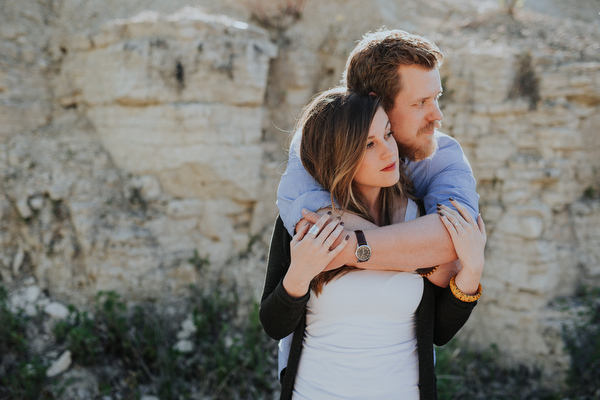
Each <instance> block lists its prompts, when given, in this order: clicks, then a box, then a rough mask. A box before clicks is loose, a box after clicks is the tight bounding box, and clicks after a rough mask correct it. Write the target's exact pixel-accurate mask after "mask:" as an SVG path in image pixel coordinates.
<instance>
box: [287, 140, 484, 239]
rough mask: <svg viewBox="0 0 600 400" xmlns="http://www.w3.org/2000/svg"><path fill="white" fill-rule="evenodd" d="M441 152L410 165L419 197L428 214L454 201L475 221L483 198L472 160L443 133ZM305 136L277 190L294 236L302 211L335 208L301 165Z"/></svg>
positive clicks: (292, 153)
mask: <svg viewBox="0 0 600 400" xmlns="http://www.w3.org/2000/svg"><path fill="white" fill-rule="evenodd" d="M435 136H436V138H437V140H438V149H437V151H436V152H435V154H434V155H433V156H431V157H429V158H427V159H425V160H422V161H406V166H407V168H408V171H407V172H408V174H409V176H410V178H411V179H412V181H413V184H414V186H415V196H417V197H418V198H420V199H422V200H423V202H424V204H425V210H426V212H427V214H432V213H435V212H437V203H442V204H446V205H448V206H450V202H449V200H448V199H449V198H450V197H453V198H454V199H456V200H458V201H459V202H460V203H461V204H462V205H464V206H465V207H467V209H468V210H469V211H470V212H471V214H472V215H473V217H476V216H477V214H478V213H479V195H478V194H477V192H476V191H475V189H476V182H475V178H474V177H473V170H472V169H471V165H470V164H469V160H467V157H466V156H465V154H464V152H463V150H462V148H461V147H460V144H458V142H457V141H456V140H455V139H454V138H452V137H450V136H448V135H445V134H443V133H441V132H437V131H436V133H435ZM300 138H301V135H300V134H298V132H297V133H296V134H295V136H294V139H293V140H292V145H291V146H290V153H289V161H288V166H287V169H286V170H285V173H284V174H283V176H282V177H281V181H280V182H279V187H278V189H277V207H278V208H279V214H280V215H281V219H282V220H283V223H284V225H285V227H286V228H287V230H288V232H289V233H290V234H291V235H293V234H294V229H295V227H296V224H297V223H298V222H299V221H300V220H301V219H302V209H303V208H306V209H309V210H312V211H316V210H318V209H321V208H325V207H331V196H330V195H329V192H328V191H327V190H325V189H324V188H323V187H322V186H321V185H319V184H318V183H317V181H315V180H314V178H313V177H312V176H311V175H310V174H309V173H308V172H306V170H305V169H304V166H303V165H302V161H300V155H299V148H300Z"/></svg>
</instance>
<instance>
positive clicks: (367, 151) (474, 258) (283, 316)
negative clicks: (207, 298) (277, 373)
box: [260, 88, 486, 399]
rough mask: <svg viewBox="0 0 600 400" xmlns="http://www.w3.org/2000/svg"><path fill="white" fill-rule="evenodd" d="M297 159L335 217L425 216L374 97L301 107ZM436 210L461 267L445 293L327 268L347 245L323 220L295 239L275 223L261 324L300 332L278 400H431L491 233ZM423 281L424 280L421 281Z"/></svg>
mask: <svg viewBox="0 0 600 400" xmlns="http://www.w3.org/2000/svg"><path fill="white" fill-rule="evenodd" d="M299 125H300V126H302V141H301V148H300V156H301V159H302V163H303V165H304V166H305V168H306V170H307V171H308V172H309V173H310V174H311V175H312V176H313V177H314V178H315V179H316V180H317V181H318V182H319V183H320V184H321V185H322V186H323V187H324V188H325V189H327V190H329V192H330V193H331V197H332V205H334V206H335V207H334V209H335V210H336V211H338V210H339V211H340V212H342V213H343V212H352V213H356V214H358V215H360V216H361V217H363V218H366V219H367V220H370V221H372V222H374V223H376V224H377V225H380V226H381V225H388V224H393V223H397V222H402V221H404V220H405V219H412V218H415V217H416V216H418V207H417V205H416V203H415V202H414V201H413V200H412V199H411V198H410V197H411V196H410V187H411V185H410V182H409V180H408V179H407V178H406V176H405V175H404V171H403V169H402V168H400V165H399V164H400V161H399V158H398V148H397V145H396V142H395V140H394V138H393V137H392V133H393V132H391V131H390V124H389V120H388V118H387V115H386V114H385V112H384V111H383V108H382V107H381V105H380V102H379V100H378V99H377V98H375V97H371V96H361V95H357V94H353V93H348V92H346V91H345V90H344V89H343V88H337V89H332V90H329V91H326V92H324V93H322V94H321V95H319V96H317V97H316V98H315V99H314V100H313V101H312V102H311V103H310V104H309V105H308V106H307V107H306V108H305V110H304V112H303V115H302V117H301V119H300V121H299ZM453 204H454V205H455V206H456V207H457V209H458V211H456V210H452V209H449V208H448V207H446V206H441V207H440V218H441V219H442V221H443V223H444V225H445V226H446V228H447V229H448V232H449V233H450V235H451V237H452V240H453V243H454V245H455V248H456V252H457V254H458V256H459V259H460V261H461V263H462V266H463V267H462V269H461V270H460V272H459V273H458V274H457V275H456V276H455V277H454V278H453V280H452V282H451V285H450V287H449V288H446V289H444V288H439V287H436V286H434V285H433V284H431V283H430V282H429V281H428V280H427V279H425V278H424V277H422V276H420V275H419V274H416V273H406V272H390V271H367V270H360V269H356V268H353V267H342V268H339V269H337V270H333V271H327V272H322V271H323V269H324V268H325V267H326V266H327V264H328V263H329V262H330V261H331V260H332V259H333V258H334V257H335V256H336V255H337V254H338V253H339V252H340V251H341V250H342V249H343V248H344V246H346V245H347V243H348V238H349V236H348V235H346V236H345V237H343V238H342V240H341V243H340V244H339V245H338V246H337V247H335V248H334V249H333V250H332V249H331V246H332V244H334V243H336V241H337V242H340V240H339V239H340V235H341V234H342V232H343V224H342V223H340V222H339V219H333V220H332V217H333V216H329V215H325V216H323V217H322V218H321V219H320V220H319V221H318V222H317V223H316V224H315V225H314V226H313V227H310V226H308V225H305V226H304V227H303V228H301V229H299V231H298V232H297V233H296V235H294V237H293V238H291V237H290V236H289V234H288V233H287V232H286V230H285V228H284V227H283V224H282V222H281V220H280V219H279V218H278V220H277V222H276V224H275V229H274V232H273V237H272V240H271V249H270V254H269V260H268V268H267V276H266V280H265V288H264V292H263V297H262V302H261V310H260V318H261V323H262V324H263V327H264V329H265V331H266V332H267V334H269V335H270V336H271V337H273V338H274V339H281V338H283V337H286V336H288V335H289V334H291V333H294V336H293V340H292V343H291V348H290V352H289V354H290V355H289V360H288V362H287V368H286V370H285V373H284V374H283V375H282V377H281V380H282V393H281V398H282V399H289V398H293V399H328V398H336V399H337V398H343V399H366V398H376V399H388V398H394V399H397V398H401V399H419V398H420V399H434V398H436V397H437V396H436V387H435V372H434V362H433V357H434V356H433V344H437V345H443V344H445V343H447V342H448V341H449V340H450V339H451V338H452V337H453V336H454V334H456V332H457V331H458V330H459V329H460V328H461V327H462V326H463V325H464V323H465V322H466V320H467V319H468V317H469V315H470V313H471V310H472V309H473V307H474V306H475V304H476V300H477V299H478V298H479V296H480V295H481V286H480V284H479V280H480V278H481V273H482V271H483V248H484V246H485V241H486V237H485V227H484V225H483V221H482V220H481V218H480V217H478V221H474V220H473V218H472V216H471V215H470V214H469V213H468V212H467V211H466V210H465V209H464V208H463V207H462V206H461V205H460V204H458V203H457V202H453ZM424 275H426V274H424Z"/></svg>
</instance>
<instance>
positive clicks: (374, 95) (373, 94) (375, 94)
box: [369, 92, 377, 97]
mask: <svg viewBox="0 0 600 400" xmlns="http://www.w3.org/2000/svg"><path fill="white" fill-rule="evenodd" d="M369 96H373V97H377V93H375V92H371V93H369Z"/></svg>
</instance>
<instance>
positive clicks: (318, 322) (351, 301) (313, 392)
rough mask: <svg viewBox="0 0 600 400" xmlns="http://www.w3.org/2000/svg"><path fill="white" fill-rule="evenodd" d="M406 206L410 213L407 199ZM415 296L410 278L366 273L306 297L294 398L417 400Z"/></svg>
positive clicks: (417, 284)
mask: <svg viewBox="0 0 600 400" xmlns="http://www.w3.org/2000/svg"><path fill="white" fill-rule="evenodd" d="M407 207H409V208H410V209H411V214H412V213H414V214H413V215H416V205H415V204H414V203H413V202H411V201H410V200H409V205H408V206H407ZM413 208H414V209H413ZM409 215H410V214H409V209H408V208H407V217H408V216H409ZM413 218H414V216H413ZM409 219H412V218H409ZM422 296H423V278H421V276H420V275H419V274H417V273H413V272H411V273H408V272H388V271H367V270H360V271H353V272H350V273H348V274H346V275H344V276H342V277H340V278H336V279H334V280H333V281H331V282H329V283H327V284H326V285H324V286H323V291H322V293H321V294H320V295H319V296H316V295H315V294H314V293H311V297H310V299H309V301H308V304H307V315H306V330H305V334H304V342H303V349H302V355H301V357H300V364H299V366H298V373H297V375H296V379H295V382H294V394H293V399H295V400H315V399H319V400H321V399H323V400H324V399H357V400H358V399H361V400H364V399H419V387H418V384H419V360H418V356H417V339H416V317H415V312H416V310H417V307H418V306H419V303H420V302H421V297H422Z"/></svg>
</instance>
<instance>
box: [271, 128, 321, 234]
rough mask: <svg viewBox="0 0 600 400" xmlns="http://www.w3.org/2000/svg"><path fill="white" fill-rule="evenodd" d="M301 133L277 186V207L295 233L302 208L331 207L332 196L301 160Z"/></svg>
mask: <svg viewBox="0 0 600 400" xmlns="http://www.w3.org/2000/svg"><path fill="white" fill-rule="evenodd" d="M299 147H300V135H299V134H298V132H297V133H296V135H295V136H294V140H293V141H292V145H291V147H290V152H289V160H288V165H287V168H286V170H285V173H284V174H283V176H282V177H281V181H280V182H279V187H278V188H277V208H278V209H279V215H280V216H281V219H282V220H283V224H284V225H285V228H286V229H287V231H288V233H289V234H290V235H292V236H293V235H294V229H295V228H296V224H298V222H299V221H300V220H301V219H302V209H303V208H306V209H308V210H311V211H317V210H319V209H321V208H325V207H331V196H330V194H329V192H328V191H327V190H325V189H324V188H323V187H322V186H321V185H319V183H318V182H317V181H315V179H314V178H313V177H312V176H311V175H310V174H309V173H308V172H307V171H306V169H304V166H303V165H302V161H301V160H300V153H299Z"/></svg>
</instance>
